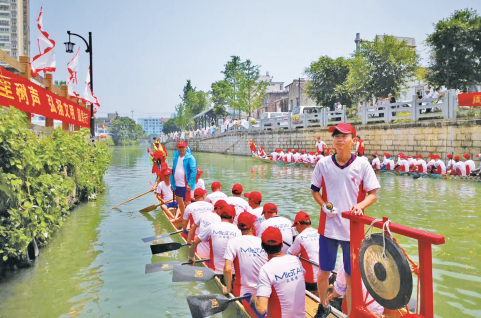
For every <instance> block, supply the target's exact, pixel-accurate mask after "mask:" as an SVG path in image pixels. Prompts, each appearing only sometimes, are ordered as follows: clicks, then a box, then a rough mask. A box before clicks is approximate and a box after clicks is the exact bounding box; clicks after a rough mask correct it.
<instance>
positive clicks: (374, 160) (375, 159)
mask: <svg viewBox="0 0 481 318" xmlns="http://www.w3.org/2000/svg"><path fill="white" fill-rule="evenodd" d="M371 166H372V168H373V169H374V171H375V172H376V173H378V172H379V171H380V170H381V160H380V159H379V157H378V156H377V152H375V153H373V154H372V162H371Z"/></svg>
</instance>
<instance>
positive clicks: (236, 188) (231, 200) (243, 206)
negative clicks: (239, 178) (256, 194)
mask: <svg viewBox="0 0 481 318" xmlns="http://www.w3.org/2000/svg"><path fill="white" fill-rule="evenodd" d="M242 191H244V189H243V188H242V185H241V184H239V183H236V184H234V185H233V186H232V196H231V197H228V198H227V199H225V201H226V202H227V203H228V204H232V205H233V206H234V207H235V210H236V217H235V219H234V225H237V217H238V216H239V214H241V213H242V212H244V211H247V209H248V208H249V204H248V203H247V201H246V200H244V199H242V198H241V195H242Z"/></svg>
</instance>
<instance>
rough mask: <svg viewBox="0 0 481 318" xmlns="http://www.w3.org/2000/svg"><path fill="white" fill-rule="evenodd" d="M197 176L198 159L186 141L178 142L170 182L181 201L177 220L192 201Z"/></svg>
mask: <svg viewBox="0 0 481 318" xmlns="http://www.w3.org/2000/svg"><path fill="white" fill-rule="evenodd" d="M196 176H197V161H196V160H195V157H194V156H193V155H192V152H191V151H190V148H189V147H187V143H186V142H185V141H183V140H182V141H179V142H178V143H177V151H174V160H173V163H172V173H171V175H170V183H171V184H172V189H173V190H174V194H175V199H176V200H177V202H178V203H179V209H180V215H178V216H176V221H178V220H182V218H183V216H184V211H185V207H186V206H187V205H188V204H189V203H190V198H191V191H192V192H193V191H194V189H195V177H196Z"/></svg>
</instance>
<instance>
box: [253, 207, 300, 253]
mask: <svg viewBox="0 0 481 318" xmlns="http://www.w3.org/2000/svg"><path fill="white" fill-rule="evenodd" d="M277 212H278V210H277V206H276V205H275V204H274V203H266V204H265V205H264V206H263V207H262V214H263V215H264V217H265V219H266V220H265V221H264V222H262V223H261V224H260V225H259V230H258V231H257V228H256V235H257V237H261V236H262V233H263V232H264V231H265V230H266V229H267V228H268V227H269V226H273V227H276V228H278V229H279V230H280V231H281V233H282V239H283V240H284V242H286V243H287V244H289V245H292V240H293V236H294V235H293V234H294V233H293V229H292V222H291V221H290V220H289V219H286V218H285V217H283V216H278V215H277ZM288 249H289V246H287V245H285V244H284V246H283V247H282V252H283V253H287V250H288Z"/></svg>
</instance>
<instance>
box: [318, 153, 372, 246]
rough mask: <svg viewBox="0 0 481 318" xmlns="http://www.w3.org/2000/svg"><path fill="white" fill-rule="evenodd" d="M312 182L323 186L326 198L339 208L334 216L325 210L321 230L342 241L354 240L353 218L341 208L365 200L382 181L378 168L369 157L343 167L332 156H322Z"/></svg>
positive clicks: (322, 232)
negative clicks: (375, 168)
mask: <svg viewBox="0 0 481 318" xmlns="http://www.w3.org/2000/svg"><path fill="white" fill-rule="evenodd" d="M311 184H312V185H313V186H315V187H317V188H319V189H321V191H322V192H321V195H322V199H323V200H324V202H330V203H332V204H333V205H334V207H336V208H337V210H338V211H339V212H338V213H337V215H334V217H329V216H327V214H326V213H324V212H322V209H321V216H320V218H319V234H321V235H323V236H325V237H328V238H332V239H336V240H341V241H349V240H350V227H349V220H348V219H345V218H343V217H342V215H341V212H344V211H349V208H350V207H351V206H354V205H356V204H357V202H360V201H362V200H364V198H365V197H366V195H367V193H368V192H369V191H371V190H375V189H380V188H381V185H380V184H379V181H378V180H377V178H376V174H375V173H374V170H372V168H371V167H370V165H369V163H368V162H367V161H365V160H361V159H357V158H356V159H355V160H354V161H353V162H352V163H351V164H350V165H349V166H347V167H345V168H344V169H341V168H339V167H338V166H337V165H336V164H335V163H334V161H333V159H332V156H328V157H326V158H324V159H322V160H320V161H319V162H318V163H317V165H316V167H315V168H314V172H313V173H312V178H311Z"/></svg>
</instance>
